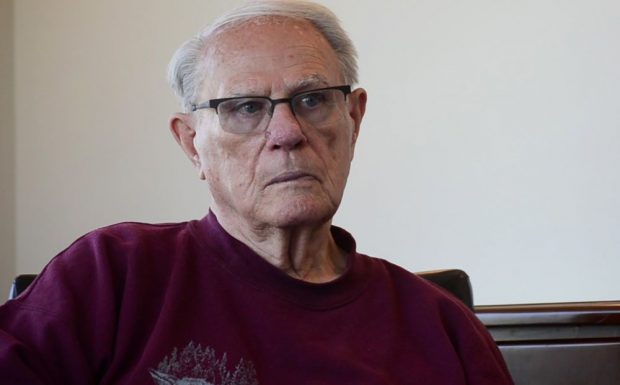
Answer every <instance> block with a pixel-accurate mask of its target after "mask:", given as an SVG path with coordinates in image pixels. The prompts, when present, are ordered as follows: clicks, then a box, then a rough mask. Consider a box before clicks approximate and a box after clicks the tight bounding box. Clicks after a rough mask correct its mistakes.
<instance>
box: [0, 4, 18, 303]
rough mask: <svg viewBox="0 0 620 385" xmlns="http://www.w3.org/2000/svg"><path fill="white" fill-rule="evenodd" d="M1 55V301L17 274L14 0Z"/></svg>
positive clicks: (5, 15)
mask: <svg viewBox="0 0 620 385" xmlns="http://www.w3.org/2000/svg"><path fill="white" fill-rule="evenodd" d="M0 53H2V54H0V218H1V219H2V220H0V298H5V297H4V295H5V294H4V293H8V290H9V282H10V281H11V279H12V277H13V276H14V275H15V121H14V118H15V116H14V115H15V114H14V113H13V110H14V107H15V106H14V103H13V0H0ZM0 302H1V301H0Z"/></svg>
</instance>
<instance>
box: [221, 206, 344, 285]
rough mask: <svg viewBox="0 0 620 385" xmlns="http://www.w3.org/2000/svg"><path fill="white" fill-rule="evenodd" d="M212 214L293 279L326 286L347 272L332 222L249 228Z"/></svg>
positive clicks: (229, 217)
mask: <svg viewBox="0 0 620 385" xmlns="http://www.w3.org/2000/svg"><path fill="white" fill-rule="evenodd" d="M213 211H214V212H215V214H216V216H217V218H218V222H219V223H220V225H221V226H222V227H223V228H224V230H226V232H228V233H229V234H230V235H231V236H233V237H234V238H236V239H237V240H239V241H241V242H242V243H244V244H245V245H246V246H248V247H249V248H251V249H252V250H253V251H254V252H256V253H257V254H258V255H259V256H261V257H262V258H264V259H265V260H266V261H267V262H269V263H271V264H272V265H274V266H276V267H277V268H279V269H280V270H282V271H283V272H285V273H286V274H288V275H290V276H291V277H294V278H297V279H300V280H303V281H307V282H313V283H324V282H329V281H332V280H334V279H336V278H338V277H339V276H340V275H342V273H343V272H344V270H345V268H346V264H347V256H346V253H345V252H344V251H343V250H341V249H340V248H339V247H338V245H337V244H336V241H335V240H334V238H333V237H332V234H331V231H330V227H331V221H328V222H326V223H322V224H320V225H317V226H295V227H286V228H278V227H269V226H262V225H261V226H257V225H253V224H248V223H246V222H245V221H243V220H242V219H241V218H239V217H238V216H234V215H226V213H223V212H219V210H217V209H214V210H213Z"/></svg>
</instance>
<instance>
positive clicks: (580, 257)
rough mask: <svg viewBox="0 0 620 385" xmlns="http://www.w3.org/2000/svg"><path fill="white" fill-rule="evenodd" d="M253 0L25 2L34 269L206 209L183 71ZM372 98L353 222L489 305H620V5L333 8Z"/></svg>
mask: <svg viewBox="0 0 620 385" xmlns="http://www.w3.org/2000/svg"><path fill="white" fill-rule="evenodd" d="M238 3H239V1H229V0H226V1H223V0H217V1H216V0H211V1H208V2H206V1H198V0H191V1H189V0H187V1H181V2H172V1H146V0H133V1H121V0H112V1H106V2H98V1H83V0H56V1H54V2H43V1H35V0H20V1H18V2H16V4H15V7H16V16H15V28H16V29H15V70H16V77H15V81H16V83H15V84H16V85H15V105H16V136H17V145H16V157H17V164H16V173H17V184H16V186H17V204H16V209H17V222H16V229H17V270H18V271H19V272H33V271H34V272H36V271H39V270H40V269H41V268H42V266H43V265H44V264H45V263H46V262H47V261H48V260H49V259H50V258H51V257H52V256H53V255H54V254H55V253H57V252H58V251H60V250H61V249H63V248H64V247H65V246H67V245H68V244H69V243H70V242H71V241H72V240H73V239H75V238H76V237H78V236H79V235H81V234H82V233H84V232H86V231H88V230H89V229H92V228H94V227H97V226H102V225H105V224H109V223H112V222H117V221H122V220H140V221H149V222H150V221H176V220H182V219H188V218H196V217H201V216H202V215H203V214H204V213H205V211H206V209H207V207H208V204H209V198H208V196H207V189H206V186H204V185H203V184H202V183H201V182H199V181H198V179H197V177H196V175H195V174H194V172H193V170H192V168H191V166H190V165H189V162H187V161H186V160H185V158H184V155H183V154H182V153H181V151H180V150H178V149H177V148H176V144H175V143H174V141H173V139H172V138H171V137H170V135H169V133H168V131H167V118H168V116H169V115H170V113H172V112H173V111H175V109H176V105H175V102H174V100H173V97H172V94H171V92H170V91H168V89H167V88H166V85H165V81H164V74H165V68H166V65H167V61H168V59H169V57H170V55H171V54H172V52H173V51H174V49H176V47H177V46H178V45H179V44H180V43H181V42H182V41H183V40H184V39H185V38H187V37H189V36H191V35H192V34H194V33H195V32H197V31H198V29H199V28H200V27H201V26H202V25H203V24H205V23H206V22H208V21H209V20H211V19H212V18H213V17H215V16H216V15H217V14H219V12H221V11H222V10H224V9H227V8H228V7H229V6H231V5H232V4H238ZM323 3H325V4H327V5H329V6H330V7H331V8H332V9H333V10H334V11H335V12H336V13H337V14H338V15H340V17H341V18H342V20H343V22H344V24H345V27H346V28H347V29H348V30H349V31H350V33H351V35H352V37H353V39H354V41H355V42H356V43H357V45H358V49H359V53H360V68H361V85H362V86H364V87H365V88H366V89H367V90H368V92H369V106H368V114H367V118H366V121H365V124H364V125H363V128H362V129H363V131H362V136H361V139H360V142H359V147H358V149H357V155H356V159H355V160H354V167H353V171H352V175H351V178H350V182H349V186H348V189H347V193H346V197H345V201H344V202H345V203H344V204H343V206H342V208H341V211H340V213H339V214H338V216H337V218H336V220H335V223H336V224H339V225H342V226H344V227H346V228H347V229H349V230H351V231H352V232H353V233H354V235H355V236H356V238H357V240H358V245H359V249H360V250H361V251H363V252H366V253H369V254H373V255H376V256H381V257H384V258H387V259H390V260H392V261H394V262H396V263H398V264H401V265H403V266H405V267H406V268H408V269H410V270H414V271H417V270H425V269H434V268H445V267H460V268H463V269H465V270H466V271H467V272H468V273H470V275H471V277H472V280H473V284H474V290H475V295H476V302H477V303H478V304H487V303H510V302H515V303H516V302H549V301H574V300H579V301H581V300H601V299H618V298H620V284H618V283H617V279H615V278H614V276H615V275H617V272H618V271H619V270H620V234H619V229H620V198H619V197H618V196H619V195H620V194H619V193H618V192H619V191H620V171H619V170H620V169H619V166H618V165H619V163H620V71H619V70H618V68H620V44H618V36H620V24H618V22H617V21H618V20H620V3H619V2H617V1H616V0H589V1H586V0H581V1H566V0H562V1H560V0H557V1H554V0H537V1H534V0H524V1H519V2H512V1H497V0H493V1H490V0H489V1H485V0H472V1H469V2H460V1H446V0H443V1H437V0H434V1H422V0H414V1H409V2H406V4H405V2H402V1H385V0H384V1H359V0H358V1H354V0H347V1H336V0H331V1H327V0H326V1H323Z"/></svg>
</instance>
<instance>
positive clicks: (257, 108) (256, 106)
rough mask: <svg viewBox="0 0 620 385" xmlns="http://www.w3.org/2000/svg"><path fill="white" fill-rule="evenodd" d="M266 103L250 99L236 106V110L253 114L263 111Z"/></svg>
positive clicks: (237, 112) (243, 113) (245, 113)
mask: <svg viewBox="0 0 620 385" xmlns="http://www.w3.org/2000/svg"><path fill="white" fill-rule="evenodd" d="M264 105H265V103H263V102H261V101H257V100H249V101H246V102H243V103H239V104H237V105H236V106H235V108H234V112H235V113H236V114H242V115H253V114H256V113H259V112H261V111H263V109H264V108H265V106H264Z"/></svg>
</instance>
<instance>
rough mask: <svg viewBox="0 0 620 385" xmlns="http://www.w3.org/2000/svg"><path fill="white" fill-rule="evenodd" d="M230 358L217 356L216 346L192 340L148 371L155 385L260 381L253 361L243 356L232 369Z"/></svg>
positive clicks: (225, 384)
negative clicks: (231, 369) (230, 368)
mask: <svg viewBox="0 0 620 385" xmlns="http://www.w3.org/2000/svg"><path fill="white" fill-rule="evenodd" d="M227 361H228V360H227V357H226V353H224V355H223V356H222V357H221V358H218V357H217V356H216V354H215V350H213V348H211V347H209V346H207V347H205V348H204V349H203V348H202V346H201V345H200V344H195V343H194V342H190V343H189V344H188V345H187V346H186V347H185V348H184V349H183V350H182V351H181V352H180V353H179V351H178V349H177V348H174V350H173V351H172V353H171V354H170V356H166V357H165V358H164V359H163V361H162V362H161V363H160V364H159V366H158V367H157V369H151V370H150V371H149V372H150V374H151V377H152V378H153V380H154V381H155V384H156V385H258V381H257V380H256V370H255V369H254V365H253V364H252V362H250V361H247V360H244V359H243V358H242V359H241V360H240V361H239V363H238V364H237V365H236V366H235V369H234V370H233V371H232V372H231V371H229V370H228V365H227Z"/></svg>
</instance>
